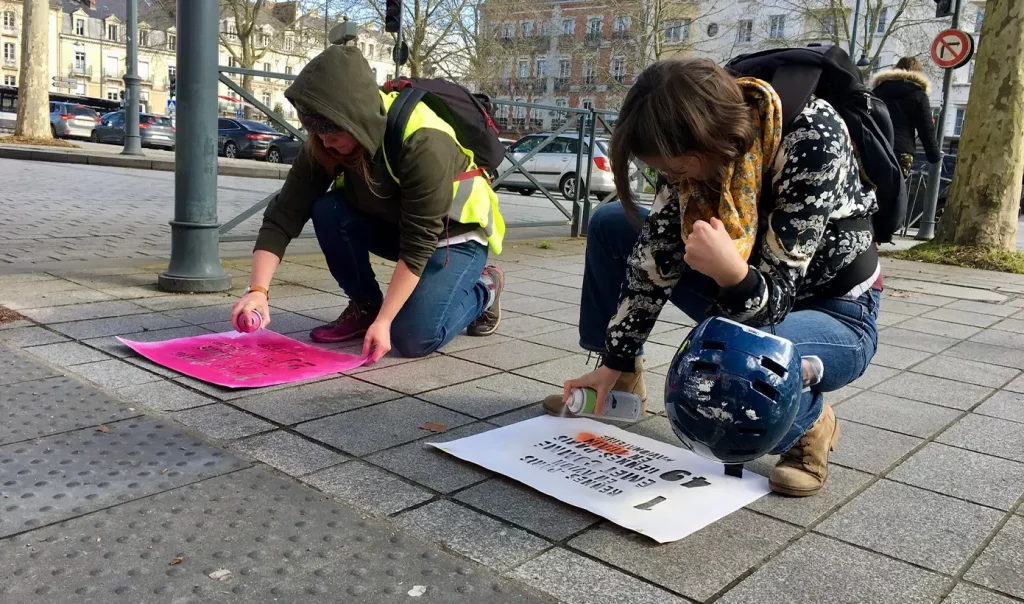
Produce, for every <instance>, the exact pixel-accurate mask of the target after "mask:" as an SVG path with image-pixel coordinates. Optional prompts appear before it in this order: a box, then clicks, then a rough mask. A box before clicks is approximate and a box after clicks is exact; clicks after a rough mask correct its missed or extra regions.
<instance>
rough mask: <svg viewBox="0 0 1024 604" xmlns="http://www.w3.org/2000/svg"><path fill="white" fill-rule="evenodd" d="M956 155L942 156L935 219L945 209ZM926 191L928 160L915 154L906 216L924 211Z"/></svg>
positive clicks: (1021, 200)
mask: <svg viewBox="0 0 1024 604" xmlns="http://www.w3.org/2000/svg"><path fill="white" fill-rule="evenodd" d="M956 158H957V156H956V155H943V156H942V181H941V184H940V185H939V200H938V203H937V204H936V205H935V217H936V218H938V217H940V216H942V210H943V209H945V207H946V199H947V198H948V197H949V189H950V187H951V185H952V184H953V173H954V172H956ZM927 191H928V159H927V158H926V157H925V154H924V153H917V154H915V155H914V164H913V167H912V168H911V172H910V180H909V186H908V189H907V193H908V196H909V203H908V204H907V205H908V206H909V207H908V208H907V215H908V216H911V217H915V218H916V217H917V216H918V215H919V214H920V213H921V212H923V211H924V201H925V199H926V197H927ZM1020 204H1021V208H1019V209H1018V211H1020V210H1021V209H1024V189H1022V191H1021V199H1020Z"/></svg>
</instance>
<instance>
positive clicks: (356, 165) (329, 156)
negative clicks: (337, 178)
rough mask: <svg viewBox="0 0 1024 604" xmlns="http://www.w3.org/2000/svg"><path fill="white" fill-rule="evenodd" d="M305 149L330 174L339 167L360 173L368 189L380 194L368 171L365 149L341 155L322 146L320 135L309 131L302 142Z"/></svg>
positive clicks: (368, 162) (334, 172)
mask: <svg viewBox="0 0 1024 604" xmlns="http://www.w3.org/2000/svg"><path fill="white" fill-rule="evenodd" d="M304 144H305V146H306V150H307V151H308V152H309V154H310V155H312V156H313V159H315V160H316V161H317V163H319V164H320V165H321V166H323V167H324V169H325V170H327V172H328V173H330V174H331V175H332V176H333V175H335V174H337V173H338V171H339V169H344V170H347V171H349V172H354V173H356V174H360V175H362V177H363V180H364V181H365V182H366V186H367V187H368V188H369V189H370V192H371V193H373V194H374V195H377V196H378V197H379V196H380V195H379V193H377V185H378V183H377V181H375V180H374V179H373V174H372V173H371V172H370V161H371V160H370V158H369V157H368V156H367V154H366V151H365V150H364V149H362V148H360V149H359V152H358V153H356V154H355V155H354V156H351V157H350V156H343V155H340V154H338V153H335V152H334V151H333V150H332V149H328V148H327V147H325V146H324V143H323V141H322V140H320V137H319V136H317V135H316V134H313V133H310V134H309V136H307V137H306V142H305V143H304Z"/></svg>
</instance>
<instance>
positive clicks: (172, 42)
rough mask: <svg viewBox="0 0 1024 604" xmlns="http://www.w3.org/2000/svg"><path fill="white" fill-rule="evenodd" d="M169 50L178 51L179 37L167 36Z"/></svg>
mask: <svg viewBox="0 0 1024 604" xmlns="http://www.w3.org/2000/svg"><path fill="white" fill-rule="evenodd" d="M167 50H178V36H177V35H175V34H167Z"/></svg>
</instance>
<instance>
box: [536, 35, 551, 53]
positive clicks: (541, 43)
mask: <svg viewBox="0 0 1024 604" xmlns="http://www.w3.org/2000/svg"><path fill="white" fill-rule="evenodd" d="M533 45H534V48H536V49H537V50H547V49H548V48H550V47H551V36H537V37H535V38H533Z"/></svg>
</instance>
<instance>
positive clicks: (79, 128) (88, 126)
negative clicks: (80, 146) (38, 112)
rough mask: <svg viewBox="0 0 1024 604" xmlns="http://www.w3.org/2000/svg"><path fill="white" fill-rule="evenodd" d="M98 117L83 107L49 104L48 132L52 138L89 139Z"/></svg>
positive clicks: (57, 103) (98, 119) (73, 104)
mask: <svg viewBox="0 0 1024 604" xmlns="http://www.w3.org/2000/svg"><path fill="white" fill-rule="evenodd" d="M99 121H100V116H99V115H98V114H97V113H96V112H95V111H93V110H92V109H90V108H88V107H86V106H85V105H79V104H77V103H61V102H51V103H50V131H51V133H52V134H53V137H54V138H89V136H90V135H91V134H92V130H93V128H95V127H96V124H98V123H99Z"/></svg>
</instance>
